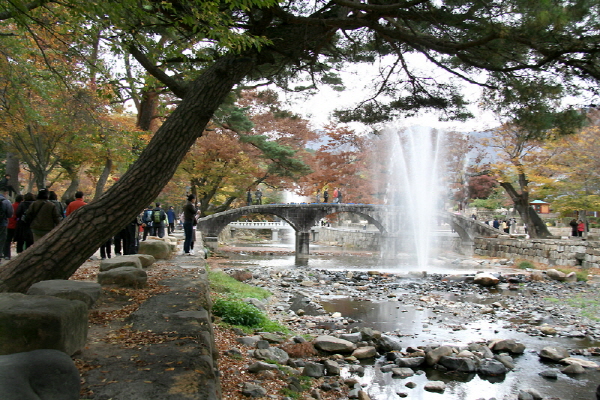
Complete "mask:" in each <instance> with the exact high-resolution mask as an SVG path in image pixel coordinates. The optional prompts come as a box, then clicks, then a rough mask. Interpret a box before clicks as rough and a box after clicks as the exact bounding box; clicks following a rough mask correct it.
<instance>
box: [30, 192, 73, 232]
mask: <svg viewBox="0 0 600 400" xmlns="http://www.w3.org/2000/svg"><path fill="white" fill-rule="evenodd" d="M71 204H72V203H71ZM25 219H26V220H27V221H28V222H29V225H30V226H31V232H32V233H33V243H35V242H37V241H39V240H40V239H41V238H42V237H44V236H45V235H46V234H48V232H50V231H51V230H52V229H54V227H55V226H56V225H58V224H59V222H60V215H58V211H57V210H56V207H55V206H54V204H52V203H51V202H50V201H49V200H48V191H47V190H46V189H40V191H39V192H38V195H37V199H36V201H34V202H33V204H32V205H31V206H30V207H29V209H28V210H27V213H25Z"/></svg>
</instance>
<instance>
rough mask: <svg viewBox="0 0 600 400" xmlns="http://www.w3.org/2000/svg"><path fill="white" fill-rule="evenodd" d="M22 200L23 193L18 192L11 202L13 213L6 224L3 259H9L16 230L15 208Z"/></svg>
mask: <svg viewBox="0 0 600 400" xmlns="http://www.w3.org/2000/svg"><path fill="white" fill-rule="evenodd" d="M22 201H23V195H22V194H18V195H17V196H16V197H15V202H14V203H12V209H13V214H12V217H10V218H9V219H8V225H7V226H6V241H5V242H4V251H3V252H2V253H3V254H2V255H3V257H4V259H5V260H10V248H11V244H12V242H13V241H15V233H16V230H17V209H18V208H19V205H20V204H21V202H22Z"/></svg>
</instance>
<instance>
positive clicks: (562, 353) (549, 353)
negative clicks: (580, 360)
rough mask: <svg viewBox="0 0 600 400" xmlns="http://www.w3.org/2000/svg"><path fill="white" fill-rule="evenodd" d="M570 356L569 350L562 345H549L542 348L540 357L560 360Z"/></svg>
mask: <svg viewBox="0 0 600 400" xmlns="http://www.w3.org/2000/svg"><path fill="white" fill-rule="evenodd" d="M568 357H570V354H569V350H567V349H565V348H562V347H551V346H547V347H544V348H543V349H542V350H540V358H542V359H547V360H552V361H560V360H562V359H564V358H568Z"/></svg>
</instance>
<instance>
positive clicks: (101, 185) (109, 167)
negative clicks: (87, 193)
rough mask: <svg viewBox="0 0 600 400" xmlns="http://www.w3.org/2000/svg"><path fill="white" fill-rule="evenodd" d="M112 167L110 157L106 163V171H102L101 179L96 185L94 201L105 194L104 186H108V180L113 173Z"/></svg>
mask: <svg viewBox="0 0 600 400" xmlns="http://www.w3.org/2000/svg"><path fill="white" fill-rule="evenodd" d="M112 166H113V162H112V158H110V156H108V157H107V158H106V161H105V163H104V169H103V170H102V173H101V174H100V178H98V182H97V183H96V191H95V193H94V199H97V198H99V197H100V196H101V195H102V192H104V186H106V181H107V180H108V176H109V175H110V172H111V171H112Z"/></svg>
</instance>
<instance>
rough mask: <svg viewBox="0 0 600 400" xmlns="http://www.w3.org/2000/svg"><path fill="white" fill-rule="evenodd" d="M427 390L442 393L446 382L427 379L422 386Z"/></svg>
mask: <svg viewBox="0 0 600 400" xmlns="http://www.w3.org/2000/svg"><path fill="white" fill-rule="evenodd" d="M423 389H425V390H426V391H428V392H436V393H442V392H444V391H445V390H446V384H445V383H444V382H442V381H429V382H427V383H426V384H425V386H424V387H423Z"/></svg>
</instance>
